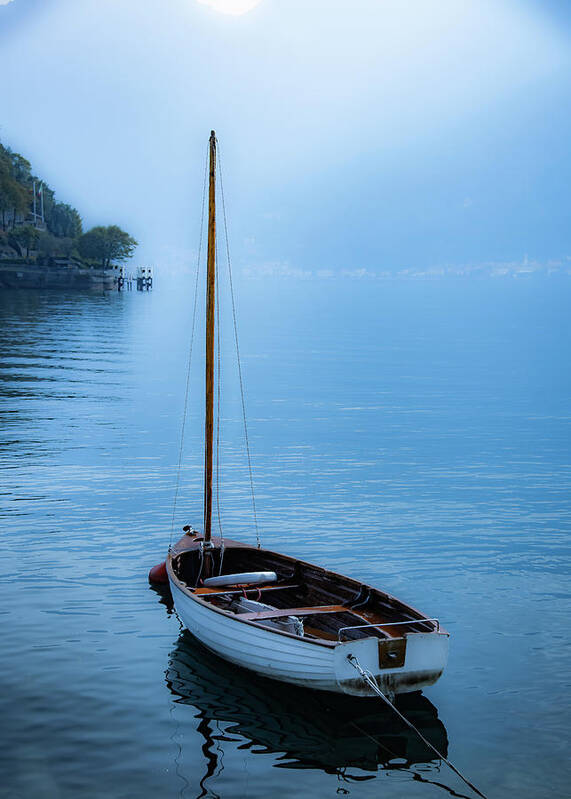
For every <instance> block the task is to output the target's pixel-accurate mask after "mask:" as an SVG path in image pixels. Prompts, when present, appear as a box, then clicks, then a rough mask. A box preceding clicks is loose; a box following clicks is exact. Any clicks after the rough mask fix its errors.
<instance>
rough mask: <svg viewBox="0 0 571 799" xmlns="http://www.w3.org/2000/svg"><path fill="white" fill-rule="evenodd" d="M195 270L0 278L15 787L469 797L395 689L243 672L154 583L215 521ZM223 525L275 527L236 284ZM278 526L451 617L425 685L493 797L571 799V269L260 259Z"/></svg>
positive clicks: (269, 460)
mask: <svg viewBox="0 0 571 799" xmlns="http://www.w3.org/2000/svg"><path fill="white" fill-rule="evenodd" d="M192 292H193V280H192V277H188V278H187V277H180V278H178V279H175V278H170V279H169V280H166V279H165V280H163V281H161V279H160V274H159V277H158V279H157V281H156V285H155V288H154V289H153V291H152V292H149V293H138V292H125V293H109V294H104V295H96V294H81V293H69V294H66V293H59V292H45V293H36V292H32V291H20V292H18V291H5V292H3V294H2V295H0V361H1V370H0V426H1V427H0V463H1V467H2V484H1V488H0V519H1V527H2V542H3V557H2V566H1V576H0V592H1V604H0V614H1V619H2V627H1V629H2V648H1V654H0V674H1V680H2V690H1V692H0V713H1V718H2V722H3V723H2V725H1V733H0V741H1V745H0V761H1V762H2V774H3V777H2V787H3V790H5V791H6V793H5V795H6V796H8V797H14V798H15V797H29V796H34V797H35V798H40V797H50V798H51V797H62V799H67V798H68V797H78V796H82V797H99V796H106V797H108V796H112V797H132V796H138V797H146V796H149V797H150V796H165V797H166V796H183V797H202V796H208V797H223V798H224V799H236V798H237V797H268V796H276V797H282V796H283V797H289V796H311V797H333V796H337V795H350V796H352V797H355V798H356V799H358V798H360V797H378V796H386V797H395V798H398V799H400V797H407V798H408V797H417V796H418V797H423V798H426V799H428V797H432V796H434V797H436V796H446V795H453V796H457V795H465V796H472V795H473V794H472V793H471V792H470V790H469V789H468V788H467V787H466V786H465V785H463V784H462V782H461V781H460V780H459V779H458V777H457V776H455V775H454V774H453V773H452V772H451V771H450V770H449V769H448V768H447V766H446V765H445V764H444V763H442V762H441V761H439V760H437V759H436V758H435V757H434V756H433V755H431V754H430V752H428V751H427V750H426V749H425V748H423V746H422V745H420V744H419V743H418V741H415V740H414V737H413V736H412V737H411V736H409V735H408V734H407V733H406V731H404V730H403V728H402V725H399V723H398V722H397V721H396V720H395V719H394V718H392V717H391V716H390V714H389V715H388V716H387V715H386V713H385V711H384V710H383V708H382V707H381V706H380V705H379V704H378V703H374V702H373V703H370V702H366V703H365V705H361V704H360V703H359V702H358V701H357V702H356V703H355V700H353V702H352V704H350V705H349V706H347V704H344V705H343V706H342V707H339V706H338V705H335V704H333V705H332V704H331V702H330V700H329V698H328V697H323V696H317V697H314V696H307V695H305V694H304V693H303V692H298V691H295V690H290V689H287V688H284V687H283V686H280V685H277V687H276V685H275V684H273V683H269V684H268V683H266V682H265V681H263V680H259V679H257V678H256V677H255V676H252V675H248V674H243V673H241V672H240V671H239V670H238V671H237V670H236V669H231V668H228V666H227V665H225V664H224V663H221V662H219V661H217V659H216V658H213V657H212V656H211V655H209V654H208V653H206V652H205V651H203V650H202V649H201V648H200V647H199V646H198V645H197V644H196V642H195V641H193V639H192V638H191V637H190V636H188V635H187V634H184V635H183V634H181V630H180V625H179V622H178V620H177V618H176V615H175V614H173V613H172V612H171V610H170V608H169V607H168V601H167V599H166V598H165V597H164V596H161V594H160V593H157V592H156V591H154V590H153V589H151V588H150V587H149V585H148V583H147V572H148V570H149V568H150V567H151V566H152V565H154V564H155V563H157V562H159V561H161V560H163V559H164V556H165V554H166V550H167V547H168V544H169V540H170V538H171V535H172V536H173V537H174V538H177V537H178V536H179V535H180V528H181V527H182V525H183V524H185V523H187V522H191V523H193V524H194V525H195V526H200V524H201V519H202V509H201V501H202V487H201V477H202V476H201V469H202V429H201V428H202V413H203V410H202V408H203V406H202V389H201V381H202V369H203V363H202V350H203V341H202V337H201V336H200V335H199V332H200V329H201V326H202V321H203V312H202V311H201V312H200V313H199V318H198V320H197V334H196V337H195V346H194V354H193V363H192V368H191V380H190V385H191V392H190V397H189V400H188V416H187V424H186V435H185V442H184V457H183V460H182V468H181V473H180V490H179V498H178V503H177V507H176V511H175V514H174V532H173V533H171V526H172V519H173V496H174V492H175V484H176V473H177V462H178V458H179V445H180V432H181V421H182V413H183V407H184V396H185V384H186V361H187V355H188V348H189V341H190V338H191V332H192V307H193V302H192V299H193V298H192ZM221 293H222V302H221V313H222V324H221V350H222V380H221V384H222V435H221V447H220V487H219V494H220V508H221V523H222V528H223V531H224V534H225V535H227V536H228V537H233V538H238V539H240V538H242V539H245V540H247V541H251V542H253V541H255V531H254V526H253V518H252V510H251V502H250V489H249V481H248V468H247V460H246V457H245V453H244V440H243V439H244V437H243V429H242V412H241V406H240V395H239V390H238V375H237V369H236V363H235V358H233V355H232V347H233V341H232V336H233V332H232V314H231V306H230V304H229V301H228V300H227V299H226V295H225V287H224V285H222V287H221ZM237 293H238V323H239V329H240V346H241V355H242V369H243V373H244V380H245V386H246V404H247V410H248V423H249V437H250V445H251V450H252V461H253V471H254V481H255V488H256V502H257V511H258V521H259V528H260V532H261V535H262V541H263V543H264V545H265V546H267V547H271V548H276V549H279V550H280V551H283V552H286V553H288V554H291V555H296V556H299V557H302V558H304V559H306V560H310V561H314V562H316V563H319V564H320V565H323V566H327V567H330V568H332V569H334V570H336V571H341V572H344V573H346V574H349V575H351V576H354V577H357V578H359V579H361V580H363V581H366V582H369V583H372V584H374V585H377V586H379V587H382V588H384V589H385V590H387V591H389V592H390V593H392V594H395V595H397V596H399V597H400V598H402V599H404V600H405V601H407V602H409V603H411V604H413V605H414V606H416V607H418V608H420V609H421V610H423V611H424V612H426V613H428V614H429V615H431V616H436V617H438V618H440V620H441V622H442V624H443V625H444V626H445V627H446V628H447V629H448V630H449V631H450V632H451V647H450V659H449V664H448V667H447V670H446V671H445V673H444V676H443V677H442V678H441V680H440V681H439V682H438V683H437V684H436V685H435V686H434V687H432V688H430V689H428V690H427V691H425V695H424V698H421V699H420V700H418V701H417V699H414V698H413V700H412V704H409V705H406V704H405V705H403V712H405V713H408V714H409V717H410V718H411V720H413V721H414V722H415V723H416V724H417V725H418V726H419V727H420V728H421V729H422V730H423V731H424V732H425V734H426V735H427V737H429V739H430V740H432V741H433V742H434V743H435V744H437V745H438V746H439V747H440V748H441V749H443V750H445V752H444V754H446V753H447V754H448V757H449V758H450V759H451V760H452V762H454V763H455V764H456V765H457V766H458V767H459V768H460V769H461V770H462V771H464V772H465V773H466V774H467V775H468V777H469V778H470V779H471V780H472V781H473V782H474V783H475V784H476V785H477V786H478V787H479V788H480V789H481V790H482V791H483V792H484V793H486V794H487V795H488V796H489V797H508V796H510V797H511V796H518V797H524V798H527V797H529V798H530V799H531V797H543V796H545V797H564V796H568V795H569V780H570V778H571V774H570V771H569V766H568V748H569V705H570V700H569V666H568V663H569V657H568V655H569V647H568V639H569V636H568V630H569V618H570V615H569V595H570V592H569V580H568V576H569V543H568V540H569V530H570V526H571V452H570V444H571V370H570V369H569V352H570V351H571V347H570V344H571V341H570V338H571V314H570V312H569V308H570V297H571V278H569V276H565V275H551V276H548V275H542V276H538V275H532V276H529V277H519V278H514V277H510V276H504V277H498V278H491V277H489V278H488V277H474V276H472V277H457V278H452V277H443V278H440V279H434V280H432V281H430V280H415V279H412V278H409V279H394V280H356V279H355V280H352V279H349V278H337V279H335V278H330V279H322V280H319V279H309V280H302V279H299V280H296V279H287V278H281V279H279V278H275V277H274V278H263V279H262V278H258V279H255V278H249V279H246V278H243V279H240V280H238V285H237Z"/></svg>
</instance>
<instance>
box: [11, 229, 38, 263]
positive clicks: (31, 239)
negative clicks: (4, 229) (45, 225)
mask: <svg viewBox="0 0 571 799" xmlns="http://www.w3.org/2000/svg"><path fill="white" fill-rule="evenodd" d="M39 238H40V232H39V231H38V230H36V228H35V227H32V225H23V226H22V227H19V228H16V230H13V231H12V232H11V234H10V238H9V242H10V244H11V245H12V246H14V244H16V248H17V249H18V250H19V251H20V255H23V252H22V250H23V249H25V250H26V256H28V255H29V254H30V250H34V249H35V248H36V245H37V243H38V240H39Z"/></svg>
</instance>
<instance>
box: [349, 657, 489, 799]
mask: <svg viewBox="0 0 571 799" xmlns="http://www.w3.org/2000/svg"><path fill="white" fill-rule="evenodd" d="M347 660H348V661H349V663H350V664H351V665H352V666H353V668H355V669H357V671H358V672H359V674H360V675H361V677H362V678H363V679H364V680H365V682H366V683H367V684H368V685H369V687H370V688H372V689H373V691H374V692H375V693H376V694H377V696H378V697H379V698H380V699H382V700H383V702H385V703H386V704H387V705H388V706H389V707H390V708H391V710H394V712H395V713H396V714H397V716H398V717H399V718H400V719H401V720H402V721H404V723H405V724H406V725H407V726H408V727H410V729H411V730H412V731H413V732H415V733H416V734H417V735H418V737H419V738H420V740H421V741H422V742H423V743H424V744H425V745H426V746H428V748H429V749H431V750H432V751H433V752H434V753H435V754H436V756H437V757H439V758H440V760H442V761H443V762H444V763H446V765H447V766H449V768H451V769H452V771H453V772H454V773H455V774H456V775H457V776H458V777H460V779H461V780H462V781H463V782H465V783H466V785H467V786H468V787H469V788H471V789H472V790H473V791H474V793H477V794H478V796H481V797H482V799H487V797H486V796H485V794H483V793H482V792H481V791H479V790H478V789H477V788H476V786H475V785H474V784H473V783H471V782H470V780H469V779H467V778H466V777H464V775H463V774H461V773H460V771H458V769H457V768H456V766H455V765H454V764H453V763H451V762H450V761H449V760H448V759H447V758H446V757H444V755H443V754H442V753H441V752H439V751H438V749H437V748H436V747H435V746H433V745H432V744H431V743H430V741H428V740H427V739H426V738H425V737H424V735H423V734H422V733H421V732H420V730H418V729H417V728H416V727H415V726H414V724H412V722H410V721H409V720H408V719H407V718H406V716H403V714H402V713H401V712H400V710H398V709H397V708H396V707H395V706H394V705H393V703H392V702H391V701H390V699H389V698H388V697H386V696H385V695H384V693H383V692H382V691H381V689H380V688H379V686H378V685H377V681H376V680H375V678H374V676H373V675H372V674H371V672H370V671H366V669H364V668H363V667H362V666H361V664H360V663H359V661H358V660H357V658H356V657H355V655H347Z"/></svg>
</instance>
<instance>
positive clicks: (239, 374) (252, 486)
mask: <svg viewBox="0 0 571 799" xmlns="http://www.w3.org/2000/svg"><path fill="white" fill-rule="evenodd" d="M216 145H217V147H218V174H219V175H220V197H221V199H222V217H223V220H224V236H225V239H226V258H227V260H228V277H229V279H230V296H231V298H232V318H233V320H234V341H235V344H236V357H237V360H238V377H239V382H240V397H241V400H242V417H243V420H244V438H245V440H246V455H247V457H248V473H249V475H250V490H251V493H252V509H253V513H254V528H255V530H256V543H257V546H258V549H260V547H261V546H262V545H261V542H260V531H259V529H258V516H257V513H256V498H255V496H254V478H253V475H252V459H251V457H250V441H249V439H248V423H247V421H246V403H245V401H244V382H243V380H242V365H241V361H240V347H239V346H238V323H237V321H236V303H235V301H234V285H233V282H232V266H231V263H230V246H229V243H228V224H227V222H226V204H225V202H224V186H223V183H222V157H221V155H220V148H219V146H218V140H216Z"/></svg>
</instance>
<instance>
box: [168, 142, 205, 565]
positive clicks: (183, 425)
mask: <svg viewBox="0 0 571 799" xmlns="http://www.w3.org/2000/svg"><path fill="white" fill-rule="evenodd" d="M207 180H208V150H207V151H206V159H205V162H204V179H203V184H202V210H201V212H200V235H199V238H198V254H197V256H196V275H195V279H194V303H193V307H192V324H191V327H190V342H189V347H188V362H187V366H186V388H185V392H184V411H183V414H182V425H181V431H180V446H179V450H178V466H177V470H176V483H175V491H174V500H173V507H172V518H171V532H170V539H169V552H170V550H171V548H172V539H173V534H174V520H175V514H176V503H177V500H178V492H179V488H180V470H181V466H182V453H183V449H184V430H185V427H186V417H187V413H188V395H189V387H190V367H191V364H192V348H193V344H194V329H195V324H196V306H197V302H198V277H199V273H200V256H201V255H202V240H203V236H204V211H205V207H206V184H207Z"/></svg>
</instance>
